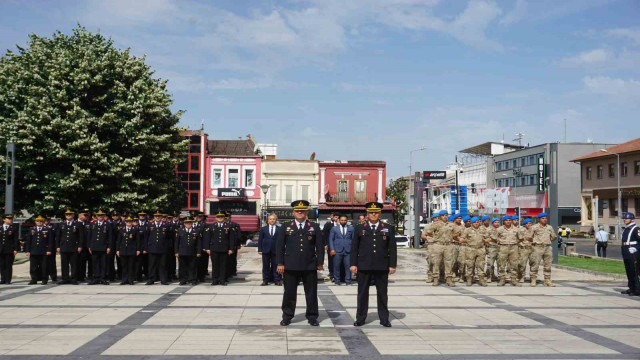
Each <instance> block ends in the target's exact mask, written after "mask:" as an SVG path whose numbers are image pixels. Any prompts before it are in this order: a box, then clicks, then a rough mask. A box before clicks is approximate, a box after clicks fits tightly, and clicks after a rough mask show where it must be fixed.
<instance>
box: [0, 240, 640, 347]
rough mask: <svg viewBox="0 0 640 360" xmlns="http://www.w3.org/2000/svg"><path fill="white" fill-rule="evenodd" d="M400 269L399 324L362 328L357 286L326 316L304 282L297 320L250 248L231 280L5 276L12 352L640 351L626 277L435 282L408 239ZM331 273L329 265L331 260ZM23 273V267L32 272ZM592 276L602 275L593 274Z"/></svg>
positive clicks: (4, 309)
mask: <svg viewBox="0 0 640 360" xmlns="http://www.w3.org/2000/svg"><path fill="white" fill-rule="evenodd" d="M399 256H400V259H399V260H400V261H399V264H400V266H399V269H398V273H397V274H396V275H393V276H391V281H392V282H391V284H390V288H389V307H390V310H391V314H392V320H391V323H392V324H393V328H383V327H381V326H380V325H379V323H378V317H377V314H376V305H375V297H374V296H375V288H372V289H371V293H372V297H371V302H370V306H371V308H370V310H369V317H368V319H367V324H366V325H365V326H363V327H362V328H354V327H353V326H352V324H353V318H354V316H355V311H356V292H357V287H356V286H335V285H333V284H330V283H329V282H323V283H320V284H319V285H318V293H319V294H318V296H319V303H320V319H319V320H320V327H318V328H313V327H310V326H308V325H307V323H306V319H305V318H304V311H305V304H304V295H303V292H302V288H300V290H299V296H298V309H297V311H296V314H297V315H296V317H295V318H294V320H293V323H292V325H291V326H289V327H286V328H283V327H281V326H279V325H278V323H279V321H280V319H281V311H280V303H281V299H282V288H281V287H276V286H273V285H270V286H259V284H260V282H261V275H260V266H261V265H260V258H259V256H258V255H257V253H256V250H255V248H248V249H243V250H242V253H241V256H240V259H239V264H240V270H239V277H238V278H237V279H235V280H234V281H233V282H232V283H231V284H230V285H229V286H227V287H221V286H213V287H212V286H210V285H208V284H200V285H198V286H195V287H191V286H178V285H175V284H174V285H168V286H162V285H154V286H145V285H142V284H139V285H135V286H119V285H110V286H87V285H79V286H72V285H63V286H57V285H47V286H41V285H32V286H28V285H26V282H27V279H26V278H24V275H25V272H24V268H25V267H26V264H21V265H17V266H16V274H17V275H18V276H19V278H18V279H16V281H14V283H13V284H12V285H9V286H2V287H0V355H2V356H6V357H11V358H15V357H19V358H38V359H41V358H56V357H65V358H77V359H81V358H82V359H86V358H100V357H117V358H120V357H131V358H156V357H198V358H205V357H206V358H210V357H214V358H215V357H220V358H236V357H237V358H241V359H253V358H255V359H258V358H274V359H275V358H281V357H283V356H287V357H291V358H336V359H337V358H340V359H344V358H362V359H377V358H413V359H640V340H639V339H640V306H639V305H640V298H637V297H629V296H626V295H625V296H622V295H620V294H619V290H621V289H622V285H623V284H621V283H615V282H607V279H606V278H601V277H593V276H591V275H588V274H582V273H574V272H572V271H567V270H562V271H560V270H554V272H553V275H554V278H555V279H556V281H557V282H558V287H556V288H548V287H543V286H538V287H535V288H531V287H529V286H522V287H511V286H508V287H497V286H495V284H492V285H490V286H489V287H479V286H477V285H474V286H472V287H467V286H457V287H455V288H449V287H444V286H439V287H433V286H430V285H427V284H426V283H425V282H424V281H423V280H424V277H425V269H424V253H423V252H422V251H419V250H404V249H403V250H400V251H399ZM325 273H326V272H325ZM20 277H22V278H20ZM589 277H591V278H589Z"/></svg>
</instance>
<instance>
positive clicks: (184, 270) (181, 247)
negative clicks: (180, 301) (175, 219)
mask: <svg viewBox="0 0 640 360" xmlns="http://www.w3.org/2000/svg"><path fill="white" fill-rule="evenodd" d="M173 246H174V249H175V253H174V256H175V258H177V259H178V266H179V268H178V276H179V279H180V285H186V284H187V282H190V283H191V285H197V284H198V276H197V273H196V259H197V258H199V257H200V256H201V254H200V251H201V250H202V238H201V237H200V236H198V233H197V232H196V231H195V229H194V228H193V218H191V217H188V218H186V219H184V226H182V227H180V228H179V229H178V232H177V235H176V237H175V241H174V244H173Z"/></svg>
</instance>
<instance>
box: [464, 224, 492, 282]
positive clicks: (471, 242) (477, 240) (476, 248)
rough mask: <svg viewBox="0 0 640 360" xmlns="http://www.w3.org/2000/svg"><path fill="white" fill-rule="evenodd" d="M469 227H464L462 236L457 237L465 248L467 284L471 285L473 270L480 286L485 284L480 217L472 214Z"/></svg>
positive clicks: (482, 235)
mask: <svg viewBox="0 0 640 360" xmlns="http://www.w3.org/2000/svg"><path fill="white" fill-rule="evenodd" d="M470 221H471V227H469V228H465V229H464V231H463V232H462V236H461V237H459V238H458V241H459V242H460V243H461V244H464V248H465V261H466V262H467V263H466V266H467V273H466V277H467V286H471V285H473V270H474V269H475V270H476V274H478V282H479V283H480V285H481V286H487V283H486V282H485V281H484V259H485V256H486V250H485V243H486V240H485V237H484V234H483V232H482V230H480V226H481V225H480V218H479V217H477V216H474V217H472V218H471V219H470Z"/></svg>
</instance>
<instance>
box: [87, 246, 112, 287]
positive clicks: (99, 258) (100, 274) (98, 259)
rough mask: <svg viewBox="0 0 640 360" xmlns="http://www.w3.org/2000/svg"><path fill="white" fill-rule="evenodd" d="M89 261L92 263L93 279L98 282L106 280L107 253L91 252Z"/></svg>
mask: <svg viewBox="0 0 640 360" xmlns="http://www.w3.org/2000/svg"><path fill="white" fill-rule="evenodd" d="M91 261H92V262H93V279H94V280H99V281H106V280H107V271H108V270H109V268H108V267H107V252H106V251H95V250H92V251H91Z"/></svg>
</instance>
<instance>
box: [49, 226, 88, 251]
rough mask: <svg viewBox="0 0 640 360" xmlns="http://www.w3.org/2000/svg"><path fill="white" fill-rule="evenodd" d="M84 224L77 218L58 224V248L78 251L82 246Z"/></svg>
mask: <svg viewBox="0 0 640 360" xmlns="http://www.w3.org/2000/svg"><path fill="white" fill-rule="evenodd" d="M83 230H84V229H83V227H82V224H80V223H79V222H78V221H76V220H72V221H71V222H70V223H69V222H67V221H66V220H65V221H64V222H63V223H62V224H60V226H58V235H57V236H56V248H58V249H60V252H77V251H78V248H81V247H82V232H83Z"/></svg>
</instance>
